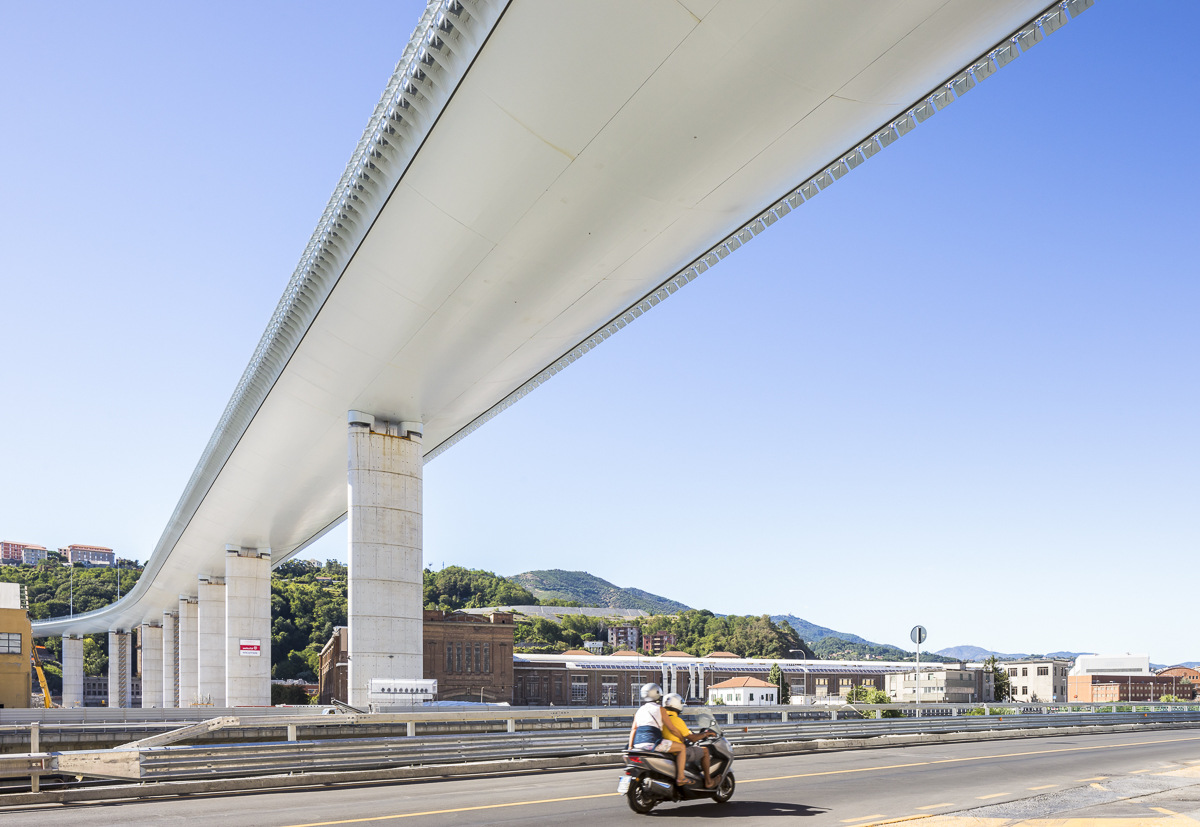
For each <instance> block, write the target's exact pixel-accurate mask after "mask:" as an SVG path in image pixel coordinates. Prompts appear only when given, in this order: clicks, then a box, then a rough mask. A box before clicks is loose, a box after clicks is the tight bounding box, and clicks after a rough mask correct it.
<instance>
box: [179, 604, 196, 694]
mask: <svg viewBox="0 0 1200 827" xmlns="http://www.w3.org/2000/svg"><path fill="white" fill-rule="evenodd" d="M199 609H200V603H199V600H198V599H197V598H195V597H190V596H188V595H183V594H181V595H180V596H179V705H180V706H195V705H196V696H197V695H198V694H199V693H200V684H199V683H198V682H197V680H196V678H197V672H198V667H199V665H200V657H199V648H198V645H199V642H200V632H199V628H198V626H197V623H196V616H197V614H198V612H199Z"/></svg>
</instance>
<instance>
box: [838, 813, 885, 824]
mask: <svg viewBox="0 0 1200 827" xmlns="http://www.w3.org/2000/svg"><path fill="white" fill-rule="evenodd" d="M886 817H887V816H885V815H884V814H883V813H875V815H870V816H859V817H858V818H843V819H842V824H853V823H854V822H856V821H870V820H871V819H873V818H886Z"/></svg>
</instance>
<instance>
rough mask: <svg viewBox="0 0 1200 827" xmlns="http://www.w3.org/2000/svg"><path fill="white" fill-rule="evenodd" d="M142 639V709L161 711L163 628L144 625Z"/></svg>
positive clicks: (154, 625) (155, 625)
mask: <svg viewBox="0 0 1200 827" xmlns="http://www.w3.org/2000/svg"><path fill="white" fill-rule="evenodd" d="M141 637H142V709H161V708H162V705H163V679H162V669H163V656H162V650H163V628H162V626H159V625H158V624H157V623H143V624H142V629H141Z"/></svg>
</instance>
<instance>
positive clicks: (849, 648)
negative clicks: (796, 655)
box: [806, 636, 955, 663]
mask: <svg viewBox="0 0 1200 827" xmlns="http://www.w3.org/2000/svg"><path fill="white" fill-rule="evenodd" d="M806 642H807V641H806ZM812 650H813V652H814V653H815V654H816V656H817V657H819V658H821V659H822V660H898V661H915V660H916V659H917V653H916V651H915V650H914V651H911V652H909V651H906V650H904V649H901V648H899V647H897V646H889V645H888V644H886V643H853V642H851V641H848V640H843V639H841V638H836V637H832V636H830V637H823V638H821V639H820V640H818V641H817V642H816V643H814V644H812ZM948 660H955V658H948V657H945V656H943V655H938V654H935V653H932V652H922V653H921V661H922V663H934V662H938V661H940V662H945V661H948Z"/></svg>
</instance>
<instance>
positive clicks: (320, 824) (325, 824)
mask: <svg viewBox="0 0 1200 827" xmlns="http://www.w3.org/2000/svg"><path fill="white" fill-rule="evenodd" d="M1180 741H1200V736H1193V737H1190V738H1163V739H1161V740H1158V741H1135V742H1133V743H1130V744H1095V745H1093V746H1090V747H1060V748H1058V749H1039V750H1030V751H1028V752H1009V753H1002V754H999V755H975V756H970V757H967V758H941V759H938V760H936V761H916V762H913V763H911V764H891V765H888V766H883V767H859V768H857V769H852V770H826V771H824V772H804V773H797V774H796V775H777V776H773V777H770V778H749V779H747V780H745V781H739V782H738V783H739V784H754V783H757V782H760V781H788V780H791V779H793V778H814V777H817V776H824V775H848V774H852V773H859V772H877V771H879V770H898V769H908V768H910V767H926V766H931V765H935V764H958V763H962V762H965V761H985V760H987V759H989V758H1019V757H1022V756H1026V755H1048V754H1052V753H1059V752H1087V751H1089V750H1097V749H1123V748H1126V747H1144V746H1152V745H1157V744H1171V743H1176V742H1180ZM1081 780H1082V781H1103V780H1104V776H1101V777H1099V778H1084V779H1081ZM616 795H617V793H599V794H597V795H574V796H567V797H565V798H543V799H538V800H535V801H510V802H508V803H504V804H480V805H478V806H476V807H454V808H451V809H447V810H427V811H425V812H420V813H392V814H390V815H384V816H367V817H364V818H346V819H340V820H338V821H313V822H308V823H305V824H289V825H286V827H330V825H335V824H364V823H367V822H371V821H387V820H389V819H395V818H415V817H417V816H433V815H444V814H447V813H469V812H474V811H477V810H496V809H500V808H503V807H525V806H529V805H533V804H556V803H558V802H561V801H586V800H588V799H592V798H610V797H612V796H616ZM918 818H929V816H928V815H918V816H906V817H903V818H895V819H890V820H888V821H882V822H871V823H869V824H860V825H859V827H875V825H876V824H894V823H896V822H900V821H912V820H913V819H918Z"/></svg>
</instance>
